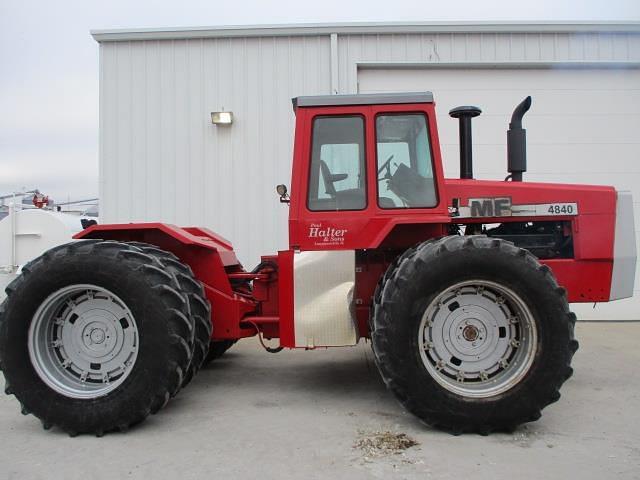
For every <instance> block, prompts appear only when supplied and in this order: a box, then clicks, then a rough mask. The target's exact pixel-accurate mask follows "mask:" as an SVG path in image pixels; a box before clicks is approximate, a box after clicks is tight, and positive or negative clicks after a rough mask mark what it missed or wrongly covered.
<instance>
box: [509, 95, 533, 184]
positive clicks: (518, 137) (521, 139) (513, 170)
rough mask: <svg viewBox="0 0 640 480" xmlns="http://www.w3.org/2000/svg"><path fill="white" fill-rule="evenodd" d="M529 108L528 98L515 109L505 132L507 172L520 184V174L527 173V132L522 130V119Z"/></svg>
mask: <svg viewBox="0 0 640 480" xmlns="http://www.w3.org/2000/svg"><path fill="white" fill-rule="evenodd" d="M529 108H531V97H530V96H529V97H527V98H525V99H524V100H523V101H522V102H520V104H519V105H518V106H517V107H516V108H515V110H514V111H513V115H511V122H510V123H509V130H507V170H508V171H509V176H510V177H511V180H512V181H514V182H521V181H522V173H523V172H526V171H527V131H526V130H525V129H524V128H522V117H523V116H524V114H525V113H527V111H529ZM507 178H509V177H507Z"/></svg>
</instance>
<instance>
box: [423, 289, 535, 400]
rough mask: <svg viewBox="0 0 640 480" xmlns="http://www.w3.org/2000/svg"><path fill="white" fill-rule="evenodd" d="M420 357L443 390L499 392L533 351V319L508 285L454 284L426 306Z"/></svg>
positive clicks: (521, 371)
mask: <svg viewBox="0 0 640 480" xmlns="http://www.w3.org/2000/svg"><path fill="white" fill-rule="evenodd" d="M418 335H419V339H418V340H419V343H418V345H419V346H420V356H421V358H422V362H423V363H424V366H425V367H426V369H427V371H428V372H429V374H430V375H431V377H433V379H435V380H436V381H437V382H438V383H439V384H440V385H442V386H443V387H444V388H446V389H447V390H449V391H451V392H453V393H456V394H458V395H462V396H464V397H471V398H483V397H491V396H495V395H499V394H500V393H503V392H505V391H507V390H509V389H511V388H513V387H514V386H515V385H517V384H518V383H519V382H520V381H521V380H522V378H523V377H524V376H525V375H526V373H527V372H528V371H529V368H531V364H532V363H533V359H534V357H535V354H536V350H537V344H538V342H537V339H538V332H537V326H536V322H535V318H534V317H533V315H532V314H531V311H530V310H529V308H528V307H527V305H526V304H525V302H524V301H523V300H522V299H521V298H520V297H519V296H518V295H517V294H516V293H515V292H514V291H513V290H511V289H509V288H507V287H505V286H503V285H499V284H497V283H494V282H490V281H486V280H470V281H466V282H460V283H457V284H455V285H453V286H451V287H449V288H447V289H446V290H444V291H443V292H442V293H440V294H439V295H437V296H436V297H435V298H434V300H433V301H432V302H431V303H430V304H429V306H428V307H427V308H426V310H425V312H424V314H423V316H422V320H421V322H420V329H419V334H418Z"/></svg>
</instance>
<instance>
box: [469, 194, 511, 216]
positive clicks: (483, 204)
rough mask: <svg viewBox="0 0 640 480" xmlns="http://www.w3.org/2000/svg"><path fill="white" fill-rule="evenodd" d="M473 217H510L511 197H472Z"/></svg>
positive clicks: (470, 203)
mask: <svg viewBox="0 0 640 480" xmlns="http://www.w3.org/2000/svg"><path fill="white" fill-rule="evenodd" d="M469 208H470V210H471V216H472V217H510V216H511V198H509V197H502V198H470V199H469Z"/></svg>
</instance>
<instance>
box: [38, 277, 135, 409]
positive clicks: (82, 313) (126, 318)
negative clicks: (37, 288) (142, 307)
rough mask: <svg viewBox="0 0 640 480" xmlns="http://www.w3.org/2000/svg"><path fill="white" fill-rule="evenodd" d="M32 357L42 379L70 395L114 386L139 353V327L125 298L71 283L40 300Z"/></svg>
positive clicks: (92, 395) (101, 391) (82, 395)
mask: <svg viewBox="0 0 640 480" xmlns="http://www.w3.org/2000/svg"><path fill="white" fill-rule="evenodd" d="M28 345H29V357H30V359H31V364H32V365H33V367H34V369H35V371H36V373H37V374H38V376H39V377H40V378H41V379H42V381H43V382H44V383H45V384H47V385H48V386H49V387H51V388H52V389H53V390H55V391H56V392H58V393H60V394H62V395H65V396H67V397H71V398H82V399H92V398H97V397H101V396H104V395H106V394H107V393H109V392H111V391H113V390H114V389H116V388H117V387H118V386H119V385H120V384H122V382H124V381H125V379H126V378H127V377H128V376H129V374H130V373H131V370H132V369H133V366H134V364H135V361H136V358H137V355H138V347H139V344H138V328H137V325H136V322H135V319H134V318H133V315H132V314H131V311H130V310H129V308H128V307H127V306H126V304H125V303H124V302H123V301H122V300H121V299H120V298H118V297H117V296H116V295H114V294H113V293H112V292H110V291H109V290H107V289H105V288H102V287H98V286H96V285H88V284H82V285H70V286H68V287H65V288H62V289H60V290H58V291H57V292H54V293H52V294H51V295H49V297H47V298H46V299H45V300H44V302H42V304H41V305H40V307H39V308H38V310H37V311H36V313H35V315H34V316H33V320H32V321H31V326H30V327H29V337H28Z"/></svg>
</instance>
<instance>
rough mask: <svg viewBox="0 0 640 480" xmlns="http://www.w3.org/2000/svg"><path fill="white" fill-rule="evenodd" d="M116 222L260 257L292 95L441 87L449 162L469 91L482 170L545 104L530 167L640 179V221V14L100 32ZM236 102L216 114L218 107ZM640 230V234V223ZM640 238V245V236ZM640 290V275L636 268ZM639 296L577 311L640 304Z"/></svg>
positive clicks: (563, 175)
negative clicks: (218, 238) (159, 227)
mask: <svg viewBox="0 0 640 480" xmlns="http://www.w3.org/2000/svg"><path fill="white" fill-rule="evenodd" d="M92 34H93V37H94V38H95V39H96V40H97V41H98V42H99V43H100V199H101V214H102V221H104V222H123V221H145V220H147V221H150V220H163V221H166V222H170V223H176V224H179V225H204V226H207V227H210V228H212V229H213V230H215V231H216V232H219V233H220V234H222V235H223V236H226V237H227V238H228V239H230V240H231V241H232V242H233V244H234V246H235V248H236V250H237V252H238V254H239V257H240V258H241V259H242V260H243V261H244V262H245V263H246V264H247V265H248V266H251V264H253V263H256V262H257V261H258V258H259V255H260V254H261V253H262V254H264V253H272V252H275V251H276V250H278V249H282V248H284V247H285V246H286V240H287V223H286V219H287V214H288V212H287V207H286V206H285V205H281V204H280V203H279V202H278V199H277V196H276V194H275V188H274V187H275V185H276V184H278V183H288V182H289V177H290V168H291V154H292V139H293V126H294V115H293V111H292V108H291V98H292V97H295V96H298V95H314V94H329V93H355V92H361V93H365V92H382V91H403V90H404V91H424V90H430V91H433V92H434V95H435V100H436V105H437V110H438V123H439V133H440V140H441V143H442V152H443V161H444V163H445V173H446V175H447V176H448V177H455V176H457V174H458V171H457V168H458V167H457V165H458V138H457V122H456V121H454V120H452V119H451V118H449V117H448V115H447V112H448V111H449V110H450V109H451V108H452V107H454V106H457V105H464V104H471V105H478V106H480V107H481V108H482V110H483V114H482V115H481V116H480V117H478V118H477V119H475V121H474V134H473V135H474V164H475V165H476V167H475V170H476V172H475V173H476V176H477V177H478V178H483V179H489V178H491V179H500V178H503V177H504V176H505V175H506V173H505V170H506V145H505V143H506V138H505V131H506V129H507V125H508V120H509V116H510V114H511V111H512V109H513V107H514V106H515V105H516V104H517V103H518V102H519V101H520V100H521V99H522V98H524V97H525V96H526V95H532V96H533V100H534V103H533V107H532V109H531V111H530V113H529V114H528V115H527V117H526V119H525V124H526V125H525V126H526V128H527V132H528V148H529V149H528V158H529V172H528V173H527V174H526V179H527V180H532V181H535V180H539V181H546V182H549V181H556V182H564V183H595V184H609V185H615V186H616V187H617V188H618V189H626V190H631V191H633V195H634V199H635V202H636V203H635V212H636V219H635V227H636V229H637V228H639V227H640V213H639V212H640V158H639V157H640V154H639V153H638V152H640V133H639V132H640V23H606V24H604V23H561V24H560V23H536V24H530V23H456V24H450V23H411V24H409V23H388V24H384V23H383V24H334V25H291V26H257V27H215V28H190V29H169V28H167V29H136V30H100V31H93V32H92ZM219 111H230V112H233V123H232V124H231V125H227V126H223V125H213V124H212V121H211V112H219ZM636 236H637V237H638V238H640V233H636ZM639 250H640V248H639ZM636 289H640V279H638V278H636ZM638 307H640V298H639V295H636V297H635V298H634V299H630V300H624V301H622V302H617V303H615V304H611V305H601V306H599V307H598V308H597V309H595V310H592V309H591V307H590V306H589V308H588V309H587V308H584V306H583V307H581V308H579V309H578V314H579V316H581V317H582V318H607V319H631V318H638V312H640V308H638Z"/></svg>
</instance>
